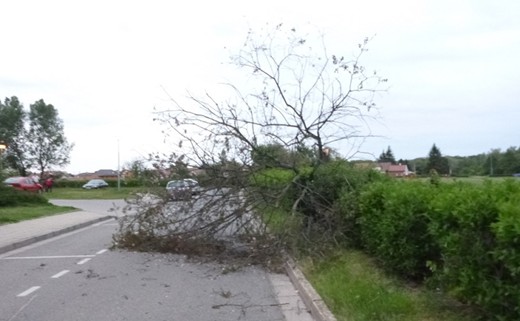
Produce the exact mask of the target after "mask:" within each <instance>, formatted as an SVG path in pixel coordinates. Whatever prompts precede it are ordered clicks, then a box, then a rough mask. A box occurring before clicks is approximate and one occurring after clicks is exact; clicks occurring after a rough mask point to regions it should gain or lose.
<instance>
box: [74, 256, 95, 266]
mask: <svg viewBox="0 0 520 321" xmlns="http://www.w3.org/2000/svg"><path fill="white" fill-rule="evenodd" d="M90 260H92V258H87V259H83V260H81V261H79V262H78V263H76V264H77V265H82V264H85V263H87V262H88V261H90Z"/></svg>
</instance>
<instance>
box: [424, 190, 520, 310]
mask: <svg viewBox="0 0 520 321" xmlns="http://www.w3.org/2000/svg"><path fill="white" fill-rule="evenodd" d="M431 210H432V214H433V215H434V217H435V219H434V220H433V222H432V224H431V225H430V230H431V232H432V234H433V235H434V236H435V238H436V240H437V242H438V244H439V246H440V248H441V253H442V261H441V262H440V264H439V265H438V266H435V271H436V273H435V277H436V282H437V284H439V285H440V286H443V287H444V288H446V289H447V290H448V291H450V292H452V293H453V294H454V295H455V296H456V297H457V298H459V299H461V300H462V301H465V302H468V303H471V304H475V305H478V306H480V307H482V308H484V310H485V311H486V312H487V314H488V315H489V316H490V318H493V319H495V320H520V308H519V304H520V184H519V183H518V182H514V181H512V180H507V181H505V182H501V183H491V182H486V184H483V185H471V184H458V185H457V186H453V187H451V188H449V189H446V190H445V191H444V193H442V194H440V195H438V196H437V197H436V198H435V199H434V200H433V201H432V204H431Z"/></svg>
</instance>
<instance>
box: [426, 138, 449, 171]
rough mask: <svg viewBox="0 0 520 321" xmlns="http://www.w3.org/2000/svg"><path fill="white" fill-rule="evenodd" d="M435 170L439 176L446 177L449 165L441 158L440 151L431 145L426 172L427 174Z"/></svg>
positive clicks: (445, 159)
mask: <svg viewBox="0 0 520 321" xmlns="http://www.w3.org/2000/svg"><path fill="white" fill-rule="evenodd" d="M432 170H435V171H436V172H437V173H438V174H440V175H448V174H449V173H450V164H449V161H448V159H447V158H446V157H443V156H442V153H441V151H440V149H439V148H438V147H437V146H435V144H433V146H432V148H431V150H430V153H429V154H428V163H427V164H426V171H427V172H428V173H429V172H431V171H432Z"/></svg>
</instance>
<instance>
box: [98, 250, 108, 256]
mask: <svg viewBox="0 0 520 321" xmlns="http://www.w3.org/2000/svg"><path fill="white" fill-rule="evenodd" d="M106 251H108V249H103V250H101V251H98V252H96V255H99V254H103V253H105V252H106Z"/></svg>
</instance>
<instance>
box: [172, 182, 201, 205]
mask: <svg viewBox="0 0 520 321" xmlns="http://www.w3.org/2000/svg"><path fill="white" fill-rule="evenodd" d="M166 192H167V193H168V194H169V196H170V198H171V199H173V200H182V199H189V198H190V197H191V196H192V195H196V194H198V193H200V186H199V183H198V182H197V181H196V180H194V179H191V178H186V179H180V180H174V181H169V182H168V184H166Z"/></svg>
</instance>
